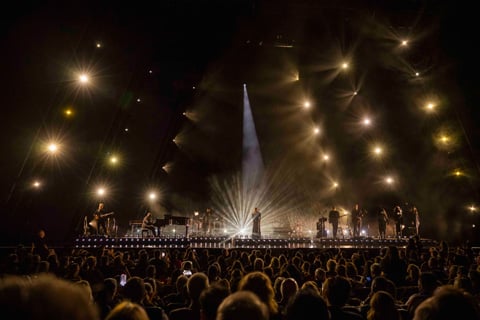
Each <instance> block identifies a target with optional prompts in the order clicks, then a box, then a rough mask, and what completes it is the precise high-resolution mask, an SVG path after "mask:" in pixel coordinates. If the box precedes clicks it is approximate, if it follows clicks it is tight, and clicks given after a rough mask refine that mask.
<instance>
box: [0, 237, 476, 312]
mask: <svg viewBox="0 0 480 320" xmlns="http://www.w3.org/2000/svg"><path fill="white" fill-rule="evenodd" d="M2 258H3V259H2V260H1V264H0V268H1V269H0V274H1V277H0V305H1V309H2V311H3V314H4V316H6V318H7V319H9V318H14V319H85V320H86V319H91V320H127V319H132V320H157V319H161V320H164V319H165V320H168V319H170V320H183V319H185V320H187V319H188V320H197V319H202V320H236V319H248V320H256V319H258V320H284V319H285V320H293V319H319V320H322V319H331V320H336V319H358V320H362V319H363V320H383V319H385V320H387V319H388V320H426V319H428V320H434V319H454V318H456V317H459V318H461V319H465V320H470V319H471V320H474V319H475V320H478V319H480V255H479V254H478V252H475V251H474V250H472V248H469V247H468V246H459V247H453V246H452V247H450V246H449V245H448V244H447V243H446V242H440V243H439V244H438V246H433V247H426V248H424V247H422V245H421V242H420V241H419V239H418V238H416V237H412V238H411V239H410V240H409V242H408V245H407V246H406V247H396V246H389V247H386V248H381V249H373V248H372V249H358V248H351V249H338V248H337V249H315V248H313V249H268V248H263V249H257V248H254V249H240V248H238V249H225V248H223V249H207V248H197V249H193V248H136V249H119V248H95V249H83V248H71V249H65V248H64V249H62V250H60V249H50V250H49V252H48V254H45V253H43V252H42V253H41V254H40V253H38V252H36V250H35V248H34V247H32V248H27V247H25V246H22V245H19V246H18V247H17V248H15V249H11V252H7V253H6V254H4V255H3V257H2Z"/></svg>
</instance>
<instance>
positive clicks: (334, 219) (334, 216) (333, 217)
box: [328, 206, 340, 238]
mask: <svg viewBox="0 0 480 320" xmlns="http://www.w3.org/2000/svg"><path fill="white" fill-rule="evenodd" d="M339 219H340V212H339V211H338V210H337V208H336V207H335V206H332V210H330V212H329V213H328V222H330V223H331V224H332V235H333V237H334V238H337V231H338V220H339Z"/></svg>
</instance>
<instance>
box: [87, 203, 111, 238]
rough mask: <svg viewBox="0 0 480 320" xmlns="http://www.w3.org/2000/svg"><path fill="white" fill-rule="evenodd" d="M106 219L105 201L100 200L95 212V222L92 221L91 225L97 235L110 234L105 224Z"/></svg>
mask: <svg viewBox="0 0 480 320" xmlns="http://www.w3.org/2000/svg"><path fill="white" fill-rule="evenodd" d="M106 221H107V216H106V212H105V203H103V202H99V203H98V207H97V210H95V212H93V223H92V222H90V225H91V226H92V227H93V228H94V229H95V233H96V234H97V235H101V234H103V235H108V234H107V226H106V224H105V222H106Z"/></svg>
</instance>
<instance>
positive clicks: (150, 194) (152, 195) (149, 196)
mask: <svg viewBox="0 0 480 320" xmlns="http://www.w3.org/2000/svg"><path fill="white" fill-rule="evenodd" d="M148 198H149V199H150V200H155V199H156V198H157V194H156V193H155V192H150V193H149V194H148Z"/></svg>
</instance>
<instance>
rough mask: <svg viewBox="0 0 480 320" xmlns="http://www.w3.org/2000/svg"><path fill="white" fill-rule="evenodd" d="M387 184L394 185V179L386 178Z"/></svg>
mask: <svg viewBox="0 0 480 320" xmlns="http://www.w3.org/2000/svg"><path fill="white" fill-rule="evenodd" d="M385 182H386V183H387V184H392V183H393V178H392V177H386V178H385Z"/></svg>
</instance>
